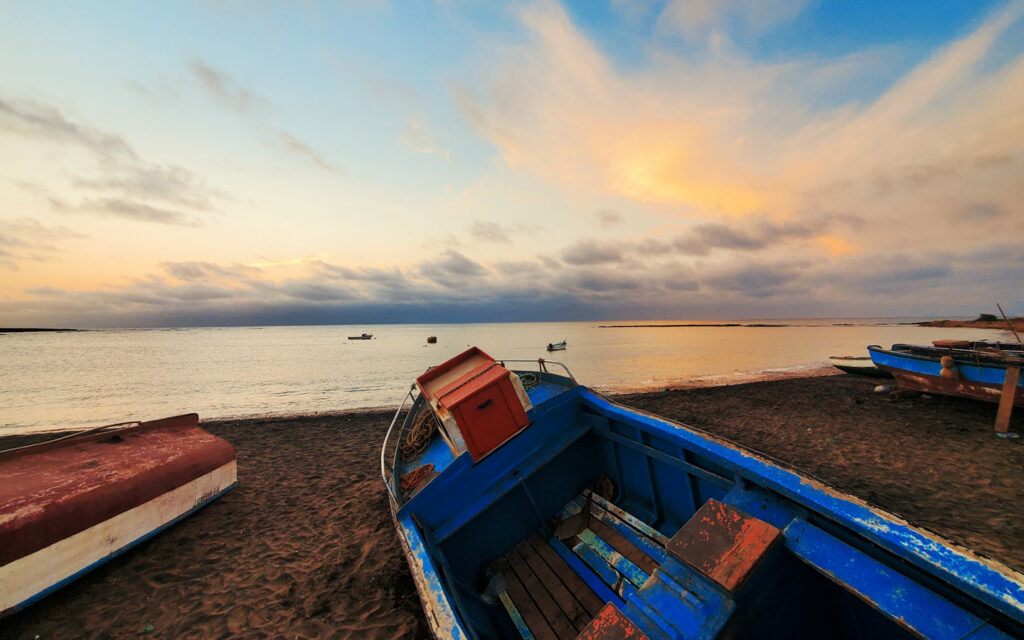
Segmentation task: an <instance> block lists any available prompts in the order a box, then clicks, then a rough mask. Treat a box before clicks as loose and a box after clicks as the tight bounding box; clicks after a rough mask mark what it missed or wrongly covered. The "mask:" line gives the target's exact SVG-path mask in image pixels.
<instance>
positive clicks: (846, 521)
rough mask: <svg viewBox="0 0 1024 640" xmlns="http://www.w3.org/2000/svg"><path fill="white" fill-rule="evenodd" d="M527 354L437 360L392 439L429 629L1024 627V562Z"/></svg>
mask: <svg viewBox="0 0 1024 640" xmlns="http://www.w3.org/2000/svg"><path fill="white" fill-rule="evenodd" d="M531 362H532V364H529V363H525V362H514V361H508V360H506V361H503V362H500V361H499V362H495V361H493V360H491V359H490V358H489V356H487V355H486V354H484V353H483V352H482V351H480V350H479V349H473V350H471V351H470V352H467V353H465V354H462V355H460V356H457V357H456V358H453V359H452V360H450V361H448V362H446V363H444V364H442V365H440V366H438V367H436V368H433V369H430V370H428V371H427V373H425V374H424V375H423V376H421V377H420V378H419V379H418V380H417V384H416V385H414V386H413V387H412V389H411V390H410V392H409V394H408V396H407V397H406V402H405V403H403V407H402V408H400V409H399V411H398V412H397V413H396V415H395V419H394V420H393V421H392V424H391V428H390V429H389V431H388V435H387V436H386V438H385V441H384V447H383V450H382V452H381V472H382V476H383V480H384V484H385V486H386V487H387V492H388V496H389V501H390V504H391V509H392V514H393V518H394V522H395V525H396V528H397V531H398V538H399V540H400V541H401V545H402V547H403V550H404V552H405V555H406V558H407V559H408V562H409V566H410V568H411V571H412V576H413V579H414V581H415V583H416V587H417V590H418V592H419V596H420V599H421V602H422V605H423V608H424V611H425V613H426V620H427V623H428V625H429V626H430V629H431V631H432V633H433V634H434V636H435V637H437V638H453V639H455V638H459V639H461V638H472V639H483V638H537V639H541V640H543V639H549V638H588V639H589V638H611V637H619V638H622V637H633V638H642V637H647V638H651V639H656V638H831V637H837V638H920V637H924V638H958V639H968V638H969V639H971V640H982V639H996V638H1020V637H1024V575H1022V574H1020V573H1018V572H1016V571H1014V570H1012V569H1010V568H1008V567H1006V566H1004V565H1002V564H1000V563H998V562H995V561H993V560H990V559H983V558H980V557H977V556H975V555H973V554H972V553H971V552H970V551H968V550H965V549H963V548H960V547H957V546H955V545H954V544H953V543H951V542H949V541H947V540H944V539H942V538H941V537H939V536H937V535H935V534H933V533H930V532H927V531H923V530H920V529H917V528H915V527H914V526H912V525H910V524H908V523H907V522H906V521H904V520H902V519H900V518H899V517H898V516H895V515H893V514H890V513H887V512H885V511H882V510H880V509H878V508H876V507H874V506H872V505H870V504H868V503H866V502H864V501H862V500H860V499H858V498H855V497H853V496H850V495H847V494H844V493H842V492H840V491H838V490H836V489H834V488H832V487H830V486H828V485H826V484H824V483H822V482H820V481H818V480H815V479H814V478H811V477H808V476H806V475H801V474H799V473H797V472H795V471H793V470H791V469H787V468H785V467H783V466H781V465H780V464H778V463H777V462H774V461H772V460H770V459H769V458H767V457H766V456H763V455H760V454H757V453H755V452H752V451H749V450H746V449H743V448H741V447H739V446H737V445H735V444H733V443H730V442H728V441H726V440H723V439H721V438H719V437H716V436H713V435H710V434H708V433H705V432H701V431H699V430H697V429H693V428H690V427H687V426H684V425H681V424H678V423H674V422H671V421H668V420H665V419H662V418H659V417H657V416H653V415H649V414H646V413H643V412H640V411H637V410H634V409H630V408H627V407H624V406H621V405H619V404H616V403H615V402H612V401H610V400H609V399H607V398H605V397H603V396H601V395H599V394H597V393H595V392H593V391H591V390H590V389H587V388H586V387H584V386H581V385H579V384H578V383H577V382H576V380H575V379H574V378H573V376H572V374H571V373H569V371H568V370H567V369H565V367H564V366H562V365H559V364H557V363H554V362H550V361H544V360H540V361H536V362H533V361H531ZM506 366H510V367H513V368H514V369H515V368H518V369H520V370H513V371H509V370H508V369H506ZM556 371H557V372H556ZM417 389H418V392H417ZM409 401H411V402H412V404H411V407H410V408H409V409H408V411H406V410H405V405H406V404H407V403H408V402H409ZM403 415H404V416H405V417H404V419H403V418H402V417H403ZM615 634H618V635H615Z"/></svg>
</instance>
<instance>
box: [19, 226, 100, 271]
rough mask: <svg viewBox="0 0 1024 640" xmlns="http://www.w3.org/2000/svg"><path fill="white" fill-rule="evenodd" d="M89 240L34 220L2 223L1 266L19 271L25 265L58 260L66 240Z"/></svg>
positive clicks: (69, 230)
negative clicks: (61, 247) (24, 263)
mask: <svg viewBox="0 0 1024 640" xmlns="http://www.w3.org/2000/svg"><path fill="white" fill-rule="evenodd" d="M86 237H87V236H86V235H85V234H83V233H80V232H78V231H74V230H72V229H68V228H67V227H63V226H60V225H48V224H43V223H42V222H39V221H38V220H36V219H35V218H29V217H21V218H15V219H12V220H2V219H0V266H3V267H5V268H7V269H11V270H17V269H19V268H20V265H21V264H22V263H23V262H27V261H31V262H41V261H47V260H53V259H56V258H57V256H58V255H59V252H60V245H61V244H62V243H63V242H64V241H66V240H80V239H83V238H86Z"/></svg>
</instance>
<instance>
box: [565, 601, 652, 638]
mask: <svg viewBox="0 0 1024 640" xmlns="http://www.w3.org/2000/svg"><path fill="white" fill-rule="evenodd" d="M646 638H647V636H646V635H644V632H643V631H641V630H640V628H639V627H637V626H636V625H635V624H633V623H632V622H631V621H630V620H629V618H627V617H626V614H624V613H622V611H620V610H619V608H618V607H616V606H615V605H614V604H612V603H611V602H609V603H608V604H606V605H605V606H604V609H601V612H600V613H598V614H597V616H595V617H594V619H593V620H591V621H590V624H589V625H587V626H586V628H584V629H583V630H582V631H580V634H579V635H578V636H576V640H646Z"/></svg>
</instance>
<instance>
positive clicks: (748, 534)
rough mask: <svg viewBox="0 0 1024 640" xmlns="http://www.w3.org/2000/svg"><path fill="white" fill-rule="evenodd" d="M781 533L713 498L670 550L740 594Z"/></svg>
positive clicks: (673, 537)
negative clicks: (741, 588)
mask: <svg viewBox="0 0 1024 640" xmlns="http://www.w3.org/2000/svg"><path fill="white" fill-rule="evenodd" d="M781 536H782V532H781V531H779V530H778V529H777V528H776V527H773V526H772V525H770V524H768V523H767V522H764V521H762V520H758V519H757V518H753V517H751V516H749V515H747V514H745V513H743V512H742V511H740V510H739V509H737V508H735V507H732V506H730V505H727V504H724V503H722V502H719V501H718V500H714V499H710V500H708V501H707V502H705V503H704V505H703V506H702V507H701V508H700V509H698V510H697V513H695V514H693V517H691V518H690V519H689V520H688V521H687V522H686V524H684V525H683V526H682V527H681V528H680V529H679V531H677V532H676V534H675V535H674V536H672V538H671V539H670V540H669V541H668V544H667V545H666V549H668V551H669V552H670V553H672V554H673V555H674V556H676V557H677V558H679V559H680V560H682V561H683V562H685V563H686V564H688V565H690V566H691V567H693V568H694V569H696V570H698V571H700V572H701V573H702V574H704V575H705V576H707V577H708V578H710V579H711V580H714V581H715V582H716V583H718V584H719V585H721V586H722V587H724V588H725V589H726V590H727V591H729V592H730V593H736V591H737V590H739V588H740V587H742V586H743V583H744V582H745V581H746V579H747V578H748V577H749V576H750V574H752V573H753V572H754V569H756V568H757V566H758V565H759V564H761V561H762V560H764V558H765V557H766V556H767V555H768V552H769V551H770V550H771V549H772V547H773V546H774V545H775V543H776V542H778V540H779V539H780V538H781Z"/></svg>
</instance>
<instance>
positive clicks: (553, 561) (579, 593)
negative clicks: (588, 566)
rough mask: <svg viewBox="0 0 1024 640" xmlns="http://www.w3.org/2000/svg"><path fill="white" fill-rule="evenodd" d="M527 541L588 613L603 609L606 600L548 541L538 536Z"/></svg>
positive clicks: (595, 613)
mask: <svg viewBox="0 0 1024 640" xmlns="http://www.w3.org/2000/svg"><path fill="white" fill-rule="evenodd" d="M527 542H529V543H530V547H532V548H533V550H534V551H536V552H537V555H539V556H540V557H541V558H543V559H544V562H545V563H547V565H548V566H549V567H551V570H552V571H554V572H555V575H557V576H558V577H559V578H561V580H562V583H563V584H565V586H566V587H567V588H568V589H569V591H571V592H572V593H573V595H575V596H576V599H577V600H578V601H579V603H580V604H581V605H583V608H584V609H586V611H587V613H589V614H590V615H592V616H596V615H597V614H598V612H599V611H601V607H603V606H604V601H603V600H601V599H600V598H598V597H597V594H595V593H594V590H593V589H591V588H590V586H589V585H588V584H587V583H586V582H584V581H583V578H581V577H579V576H578V575H576V572H575V571H573V570H572V567H570V566H569V565H568V564H566V562H565V560H563V559H562V557H561V556H560V555H558V553H556V552H555V550H554V549H552V548H551V547H550V546H549V545H548V543H547V542H544V541H543V540H541V539H540V538H538V537H536V536H534V537H532V538H530V539H529V540H528V541H527Z"/></svg>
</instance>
